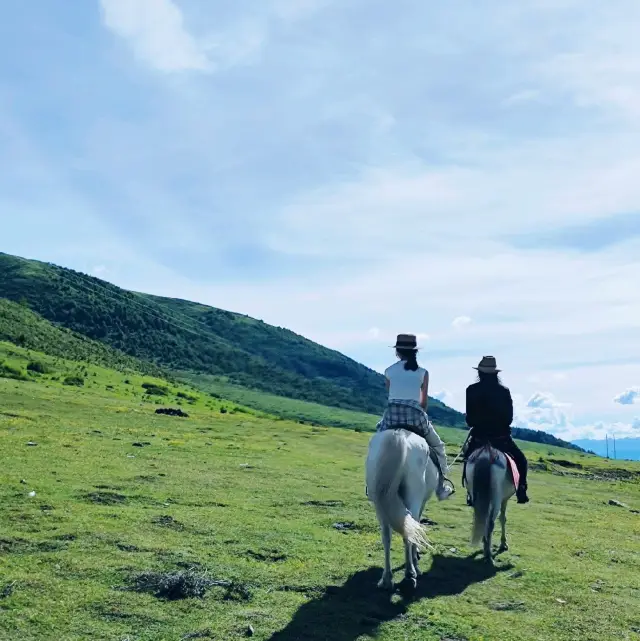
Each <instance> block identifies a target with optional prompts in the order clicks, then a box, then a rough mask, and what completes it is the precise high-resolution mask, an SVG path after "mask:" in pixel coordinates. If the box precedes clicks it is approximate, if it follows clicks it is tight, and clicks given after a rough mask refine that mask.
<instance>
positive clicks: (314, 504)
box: [301, 500, 344, 507]
mask: <svg viewBox="0 0 640 641" xmlns="http://www.w3.org/2000/svg"><path fill="white" fill-rule="evenodd" d="M301 505H306V506H308V507H344V502H343V501H332V500H329V501H305V502H304V503H301Z"/></svg>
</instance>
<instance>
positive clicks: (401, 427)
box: [386, 424, 424, 439]
mask: <svg viewBox="0 0 640 641" xmlns="http://www.w3.org/2000/svg"><path fill="white" fill-rule="evenodd" d="M386 430H407V432H411V433H412V434H415V435H416V436H419V437H420V438H422V439H424V434H423V433H422V432H421V431H420V428H419V427H415V425H404V424H397V425H390V426H389V427H387V428H386Z"/></svg>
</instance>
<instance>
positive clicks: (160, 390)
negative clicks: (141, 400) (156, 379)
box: [142, 383, 169, 396]
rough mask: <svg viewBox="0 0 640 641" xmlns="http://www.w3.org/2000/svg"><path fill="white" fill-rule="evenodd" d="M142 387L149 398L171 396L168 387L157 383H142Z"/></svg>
mask: <svg viewBox="0 0 640 641" xmlns="http://www.w3.org/2000/svg"><path fill="white" fill-rule="evenodd" d="M142 387H143V388H144V389H145V390H146V393H147V394H149V396H167V395H168V394H169V390H168V389H167V388H166V387H164V386H163V385H158V384H157V383H142Z"/></svg>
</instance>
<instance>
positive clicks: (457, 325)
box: [451, 316, 471, 329]
mask: <svg viewBox="0 0 640 641" xmlns="http://www.w3.org/2000/svg"><path fill="white" fill-rule="evenodd" d="M469 325H471V319H470V318H469V317H468V316H457V317H456V318H454V319H453V321H452V322H451V326H452V327H453V328H454V329H464V328H465V327H468V326H469Z"/></svg>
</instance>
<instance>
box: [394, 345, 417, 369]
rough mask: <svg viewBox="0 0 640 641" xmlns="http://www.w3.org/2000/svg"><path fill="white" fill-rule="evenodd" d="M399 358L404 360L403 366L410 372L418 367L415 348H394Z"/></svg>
mask: <svg viewBox="0 0 640 641" xmlns="http://www.w3.org/2000/svg"><path fill="white" fill-rule="evenodd" d="M396 352H397V354H398V357H399V358H400V360H403V361H404V368H405V369H406V370H411V371H412V372H415V371H417V369H418V350H417V349H398V350H396Z"/></svg>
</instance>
